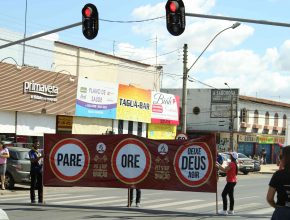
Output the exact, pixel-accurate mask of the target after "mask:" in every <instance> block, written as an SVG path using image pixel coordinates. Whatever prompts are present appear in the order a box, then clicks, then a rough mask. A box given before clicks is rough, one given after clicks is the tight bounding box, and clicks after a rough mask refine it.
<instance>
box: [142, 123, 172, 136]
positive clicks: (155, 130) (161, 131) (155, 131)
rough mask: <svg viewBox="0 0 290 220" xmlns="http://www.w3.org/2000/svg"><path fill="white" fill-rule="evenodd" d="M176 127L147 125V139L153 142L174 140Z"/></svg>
mask: <svg viewBox="0 0 290 220" xmlns="http://www.w3.org/2000/svg"><path fill="white" fill-rule="evenodd" d="M175 136H176V125H166V124H148V138H149V139H155V140H174V139H175Z"/></svg>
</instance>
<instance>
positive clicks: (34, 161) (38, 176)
mask: <svg viewBox="0 0 290 220" xmlns="http://www.w3.org/2000/svg"><path fill="white" fill-rule="evenodd" d="M39 147H40V144H39V141H35V142H34V143H33V146H32V149H31V150H30V151H29V158H30V164H31V165H30V178H31V183H30V199H31V203H35V189H37V190H38V203H43V186H42V164H41V162H40V160H41V158H43V155H41V154H40V152H39Z"/></svg>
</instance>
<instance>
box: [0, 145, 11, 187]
mask: <svg viewBox="0 0 290 220" xmlns="http://www.w3.org/2000/svg"><path fill="white" fill-rule="evenodd" d="M9 156H10V155H9V150H8V149H7V148H6V146H5V144H4V143H3V142H0V175H1V189H2V190H5V173H6V168H7V158H9Z"/></svg>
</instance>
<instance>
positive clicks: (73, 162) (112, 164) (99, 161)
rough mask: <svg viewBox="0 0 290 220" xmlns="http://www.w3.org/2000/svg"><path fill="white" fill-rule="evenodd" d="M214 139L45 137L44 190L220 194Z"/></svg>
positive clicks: (54, 135) (56, 135) (209, 137)
mask: <svg viewBox="0 0 290 220" xmlns="http://www.w3.org/2000/svg"><path fill="white" fill-rule="evenodd" d="M215 140H216V139H215V135H214V134H209V135H205V136H200V137H198V138H196V139H191V140H188V141H185V140H160V141H157V140H149V139H146V138H142V137H138V136H134V135H65V134H62V135H61V134H45V135H44V146H45V148H44V172H43V183H44V185H45V186H84V187H112V188H139V189H158V190H175V191H195V192H212V193H214V192H216V191H217V173H216V168H215V161H216V146H215Z"/></svg>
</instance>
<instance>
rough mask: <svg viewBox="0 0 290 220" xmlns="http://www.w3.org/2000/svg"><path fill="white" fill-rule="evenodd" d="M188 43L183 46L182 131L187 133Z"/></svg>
mask: <svg viewBox="0 0 290 220" xmlns="http://www.w3.org/2000/svg"><path fill="white" fill-rule="evenodd" d="M187 72H188V71H187V44H184V46H183V86H182V112H181V132H182V133H186V114H187V112H186V108H187V87H186V84H187V77H188V76H187Z"/></svg>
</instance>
